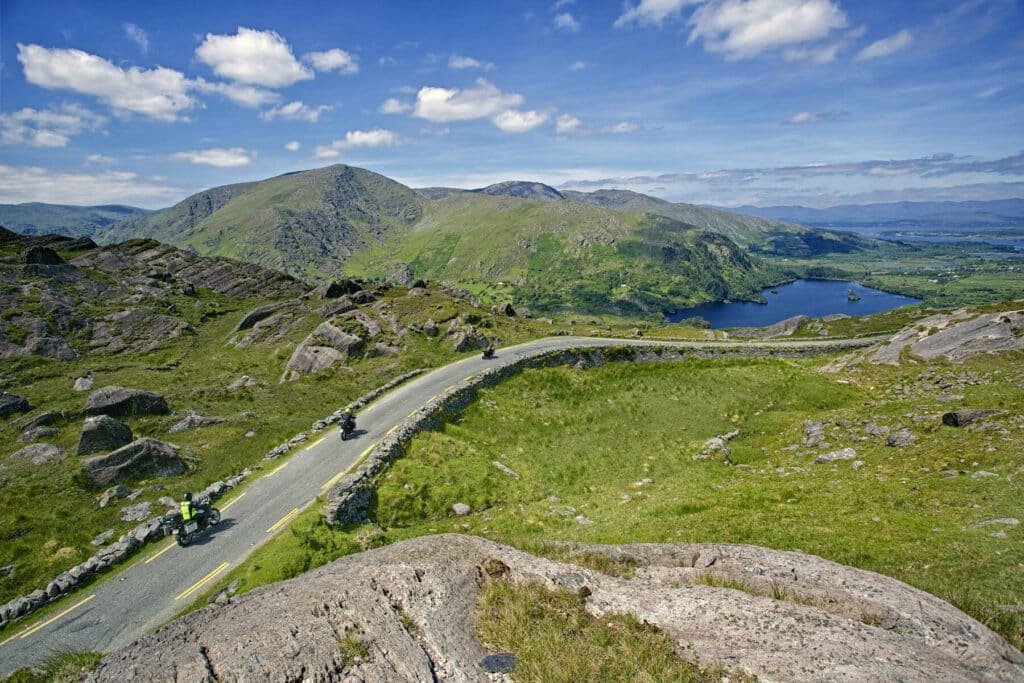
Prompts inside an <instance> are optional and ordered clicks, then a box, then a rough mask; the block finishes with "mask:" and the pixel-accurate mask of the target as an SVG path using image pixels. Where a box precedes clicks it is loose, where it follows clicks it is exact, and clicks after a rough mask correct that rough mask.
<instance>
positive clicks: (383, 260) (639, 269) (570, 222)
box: [347, 192, 778, 314]
mask: <svg viewBox="0 0 1024 683" xmlns="http://www.w3.org/2000/svg"><path fill="white" fill-rule="evenodd" d="M396 262H401V263H405V264H408V266H409V267H410V268H411V270H412V272H413V273H415V274H416V276H417V277H427V278H431V279H439V280H445V281H448V282H454V283H458V284H459V285H460V286H463V287H466V288H468V289H470V290H471V291H473V292H475V293H481V294H485V295H486V294H492V295H494V296H495V297H498V298H501V297H511V298H513V299H514V301H516V302H517V303H521V304H526V305H528V306H530V307H531V308H535V309H537V310H545V311H552V310H584V311H603V312H610V313H618V314H636V313H648V314H653V313H660V312H662V311H665V310H674V309H677V308H681V307H684V306H686V305H689V304H692V303H696V302H701V301H709V300H720V299H725V298H750V297H753V296H756V294H757V293H758V291H759V288H760V287H761V286H762V285H766V284H769V283H770V282H771V281H772V280H775V279H777V278H778V275H777V274H775V273H774V272H773V271H772V270H771V269H770V268H768V267H766V266H765V265H764V264H763V263H761V262H760V261H758V260H756V259H753V258H751V257H750V256H748V254H747V253H746V252H745V251H744V250H743V249H742V248H740V247H739V246H737V245H736V244H735V243H734V242H732V241H731V240H730V239H729V238H728V237H726V236H724V235H721V234H718V233H715V232H712V231H708V230H704V229H701V228H699V227H697V226H693V225H688V224H685V223H682V222H680V221H676V220H673V219H670V218H667V217H664V216H655V215H653V214H649V213H641V212H622V211H611V210H608V209H603V208H600V207H596V206H589V205H587V204H583V203H580V202H574V201H565V200H556V201H538V200H529V199H520V198H517V197H507V196H491V195H487V194H480V193H473V192H460V193H457V194H453V195H451V196H449V197H447V198H445V199H441V200H436V201H432V202H428V203H427V204H426V205H425V206H424V210H423V217H422V219H421V220H420V221H419V222H418V223H417V224H416V225H415V227H414V228H413V229H412V230H411V231H410V232H409V233H407V234H404V235H403V234H400V233H392V234H391V236H390V238H389V239H387V240H386V241H385V243H384V244H382V245H380V246H379V247H374V248H372V249H369V250H367V251H365V252H360V253H356V254H354V255H353V257H352V259H351V260H350V262H349V264H348V266H347V268H348V270H349V272H351V273H353V274H358V275H363V276H370V277H382V276H384V275H385V274H386V273H387V272H388V270H389V267H390V266H393V264H395V263H396Z"/></svg>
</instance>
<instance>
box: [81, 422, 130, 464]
mask: <svg viewBox="0 0 1024 683" xmlns="http://www.w3.org/2000/svg"><path fill="white" fill-rule="evenodd" d="M131 442H132V430H131V429H130V428H129V427H128V426H127V425H126V424H124V423H122V422H120V421H118V420H115V419H114V418H112V417H110V416H109V415H94V416H92V417H87V418H85V422H84V423H83V424H82V433H81V434H80V435H79V437H78V454H79V455H88V454H90V453H99V452H100V451H112V450H114V449H115V448H120V447H121V446H126V445H128V444H130V443H131Z"/></svg>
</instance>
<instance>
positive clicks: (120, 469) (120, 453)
mask: <svg viewBox="0 0 1024 683" xmlns="http://www.w3.org/2000/svg"><path fill="white" fill-rule="evenodd" d="M185 469H186V468H185V463H184V462H183V461H182V459H181V457H180V456H179V455H178V453H177V451H175V450H174V449H173V448H171V447H170V446H169V445H167V444H166V443H164V442H163V441H158V440H157V439H150V438H148V437H146V438H142V439H138V440H136V441H133V442H131V443H130V444H128V445H127V446H122V447H121V448H118V449H117V450H116V451H113V452H111V453H107V454H106V455H98V456H96V457H93V458H88V459H86V460H84V461H83V462H82V472H83V473H84V474H85V476H86V477H87V478H88V479H89V481H90V482H92V483H93V484H94V485H95V486H107V485H108V484H113V483H115V482H120V481H126V480H129V479H139V478H141V477H170V476H174V475H176V474H183V473H184V472H185Z"/></svg>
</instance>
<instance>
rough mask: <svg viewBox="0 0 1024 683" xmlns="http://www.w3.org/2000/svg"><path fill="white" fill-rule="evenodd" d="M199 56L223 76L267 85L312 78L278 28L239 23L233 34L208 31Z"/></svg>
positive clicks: (289, 83) (197, 49)
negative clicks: (266, 29) (263, 29)
mask: <svg viewBox="0 0 1024 683" xmlns="http://www.w3.org/2000/svg"><path fill="white" fill-rule="evenodd" d="M196 57H198V58H199V61H201V62H203V63H205V64H207V65H209V66H210V68H211V69H213V72H214V73H215V74H217V75H218V76H221V77H222V78H227V79H230V80H232V81H238V82H240V83H249V84H251V85H262V86H265V87H267V88H281V87H284V86H286V85H291V84H292V83H295V82H297V81H302V80H307V79H310V78H313V72H312V71H311V70H309V69H307V68H306V67H304V66H302V64H300V63H299V62H298V61H296V59H295V55H293V54H292V49H291V47H290V46H289V45H288V42H287V41H286V40H285V39H284V38H282V37H281V36H280V35H278V34H277V33H276V32H275V31H256V30H254V29H251V28H245V27H242V26H240V27H239V28H238V33H237V34H235V35H233V36H230V35H215V34H213V33H207V34H206V39H205V40H204V41H203V43H202V44H201V45H200V46H199V47H198V48H196Z"/></svg>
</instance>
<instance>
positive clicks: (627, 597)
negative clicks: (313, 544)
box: [87, 534, 1024, 683]
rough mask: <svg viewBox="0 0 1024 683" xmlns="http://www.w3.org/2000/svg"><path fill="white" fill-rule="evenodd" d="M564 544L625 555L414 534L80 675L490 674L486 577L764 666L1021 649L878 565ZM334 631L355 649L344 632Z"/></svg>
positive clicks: (1013, 657) (880, 668) (971, 663)
mask: <svg viewBox="0 0 1024 683" xmlns="http://www.w3.org/2000/svg"><path fill="white" fill-rule="evenodd" d="M576 548H577V549H578V550H579V551H582V552H585V553H588V554H593V555H598V556H604V557H608V558H609V559H613V560H619V561H628V562H630V563H631V564H632V565H634V566H635V567H636V570H635V571H634V572H633V573H632V574H631V575H630V576H625V577H622V576H610V575H607V574H602V573H600V572H598V571H595V570H592V569H586V568H583V567H578V566H575V565H571V564H564V563H559V562H555V561H553V560H548V559H545V558H540V557H534V556H532V555H528V554H526V553H523V552H521V551H519V550H515V549H513V548H509V547H505V546H501V545H498V544H496V543H493V542H491V541H487V540H484V539H480V538H475V537H472V536H457V535H453V534H449V535H442V536H428V537H421V538H415V539H412V540H408V541H402V542H400V543H395V544H393V545H389V546H386V547H384V548H380V549H377V550H373V551H369V552H365V553H360V554H357V555H349V556H346V557H343V558H340V559H338V560H335V561H334V562H332V563H330V564H328V565H325V566H323V567H321V568H319V569H316V570H313V571H311V572H309V573H307V574H304V575H302V576H301V577H298V578H296V579H292V580H290V581H284V582H281V583H277V584H273V585H270V586H266V587H264V588H262V589H260V590H256V591H252V592H250V593H247V594H245V595H243V596H241V597H234V598H232V599H230V600H227V601H221V604H213V605H208V606H206V607H203V608H202V609H200V610H198V611H195V612H192V613H190V614H188V615H186V616H184V617H182V618H180V619H177V620H175V621H173V622H171V623H170V624H168V625H166V626H164V627H163V628H161V629H159V630H158V631H156V632H155V633H152V634H150V635H147V636H144V637H143V638H141V639H139V640H137V641H135V642H134V643H132V644H130V645H128V646H126V647H124V648H122V649H120V650H118V651H115V652H113V653H111V654H109V655H108V656H106V657H105V658H104V659H103V661H102V663H101V664H100V666H99V668H98V669H97V670H95V671H94V672H92V673H91V674H90V675H89V678H88V679H87V680H89V681H94V682H99V681H117V682H118V683H120V682H121V681H126V680H163V679H165V678H167V672H169V671H172V672H174V675H175V677H176V679H177V680H189V681H192V680H196V681H202V680H213V676H211V674H210V672H211V671H215V672H216V678H217V679H218V680H275V681H276V680H304V679H309V680H323V681H327V680H338V681H342V680H352V681H355V680H361V681H422V680H428V681H430V680H458V681H488V680H494V679H492V678H490V674H489V673H488V671H486V670H485V669H484V668H483V667H482V666H481V662H483V661H485V658H487V657H488V656H489V655H490V654H492V653H491V652H489V651H488V650H487V648H486V647H485V646H484V645H483V644H482V643H481V642H480V641H479V640H478V638H477V636H476V629H475V622H476V612H477V609H478V603H477V599H478V598H477V596H478V594H479V591H480V589H481V586H482V585H484V584H487V583H489V582H493V581H508V582H511V583H516V584H520V583H525V582H536V583H540V584H541V585H543V586H545V587H547V588H549V589H561V590H569V591H572V592H574V593H576V594H577V595H578V596H580V597H579V599H580V601H581V602H582V604H583V606H584V608H585V609H586V610H587V611H588V612H589V613H591V614H592V615H594V616H597V617H601V616H604V615H609V614H630V615H632V616H633V617H634V618H636V619H638V620H640V621H641V622H643V623H646V624H650V625H651V626H652V627H655V628H658V629H660V630H661V631H662V632H664V633H665V634H666V635H667V636H668V637H669V638H671V639H672V640H673V641H674V642H675V643H676V644H677V646H678V649H679V650H680V651H681V652H682V651H685V652H686V653H687V654H686V655H685V656H691V657H695V658H699V660H700V661H701V662H702V663H708V664H717V665H721V666H724V667H726V668H727V669H730V670H738V671H741V672H744V673H746V674H748V675H753V676H757V677H759V678H761V679H762V680H776V681H778V680H784V681H839V680H841V681H903V682H905V683H938V682H940V681H1012V680H1021V679H1022V678H1024V655H1022V654H1021V653H1020V652H1018V651H1017V650H1015V649H1013V648H1012V647H1011V646H1010V645H1009V644H1008V643H1007V642H1006V641H1005V640H1003V639H1002V638H1001V637H999V636H998V635H997V634H995V633H993V632H992V631H990V630H989V629H988V628H986V627H985V626H983V625H982V624H980V623H978V622H977V621H975V620H973V619H971V618H970V617H968V616H967V615H966V614H964V613H962V612H960V611H959V610H957V609H956V608H954V607H953V606H951V605H949V604H948V603H945V602H943V601H942V600H939V599H938V598H936V597H934V596H932V595H929V594H927V593H924V592H923V591H919V590H917V589H915V588H912V587H910V586H908V585H906V584H904V583H901V582H899V581H896V580H894V579H890V578H888V577H885V576H882V575H880V574H876V573H873V572H867V571H863V570H859V569H854V568H851V567H846V566H843V565H840V564H836V563H834V562H830V561H828V560H824V559H821V558H819V557H815V556H813V555H805V554H803V553H799V552H786V551H778V550H770V549H767V548H759V547H755V546H745V545H730V544H683V543H680V544H664V545H659V544H634V545H626V546H597V545H587V544H576ZM707 575H711V577H712V578H717V579H719V580H720V581H726V582H730V583H734V584H741V585H744V586H747V587H748V590H749V592H748V590H731V589H724V588H720V587H718V586H715V585H706V583H705V582H703V581H702V580H701V579H702V577H705V576H707ZM779 587H781V588H782V590H781V591H779V590H778V588H779ZM780 593H781V594H782V595H783V596H789V595H792V596H795V597H794V599H792V600H787V599H776V597H773V596H775V595H779V594H780ZM253 624H259V628H257V629H254V628H253ZM347 639H352V640H356V641H358V642H359V643H360V645H359V647H360V649H361V650H363V655H362V656H360V657H358V658H354V657H353V656H352V655H353V653H352V652H349V651H348V650H346V648H345V646H344V645H343V644H342V645H340V646H339V641H341V642H342V643H344V642H345V640H347ZM559 646H560V644H559V643H552V647H559ZM566 646H568V645H567V644H566ZM514 674H515V672H514V671H513V675H514Z"/></svg>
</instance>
